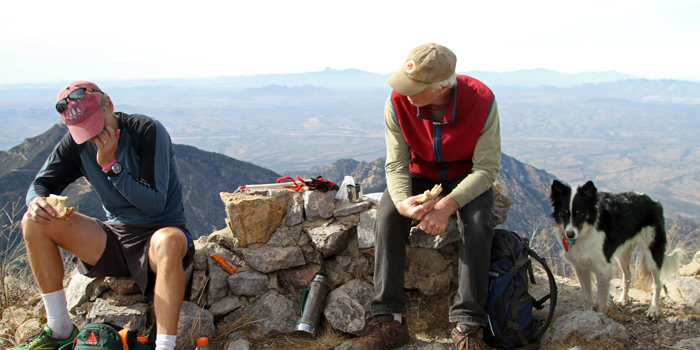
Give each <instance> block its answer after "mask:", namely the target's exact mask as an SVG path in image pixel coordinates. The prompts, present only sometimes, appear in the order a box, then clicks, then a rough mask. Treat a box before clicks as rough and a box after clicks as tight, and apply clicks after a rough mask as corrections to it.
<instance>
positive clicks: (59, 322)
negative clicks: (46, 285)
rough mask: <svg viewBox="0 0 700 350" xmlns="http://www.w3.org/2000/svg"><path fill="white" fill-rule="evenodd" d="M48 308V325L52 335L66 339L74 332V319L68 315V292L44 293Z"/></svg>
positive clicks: (45, 306)
mask: <svg viewBox="0 0 700 350" xmlns="http://www.w3.org/2000/svg"><path fill="white" fill-rule="evenodd" d="M41 298H42V299H43V300H44V308H45V309H46V325H47V326H48V327H49V328H50V329H51V336H52V337H54V338H56V339H66V338H68V337H69V336H70V335H71V333H72V332H73V321H71V319H70V315H68V303H66V293H65V292H64V291H63V289H61V290H57V291H55V292H53V293H48V294H42V295H41Z"/></svg>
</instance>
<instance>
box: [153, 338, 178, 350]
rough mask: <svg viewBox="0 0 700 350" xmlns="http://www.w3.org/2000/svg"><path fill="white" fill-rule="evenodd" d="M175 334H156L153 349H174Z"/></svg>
mask: <svg viewBox="0 0 700 350" xmlns="http://www.w3.org/2000/svg"><path fill="white" fill-rule="evenodd" d="M176 340H177V336H176V335H168V334H156V349H155V350H174V349H175V341H176Z"/></svg>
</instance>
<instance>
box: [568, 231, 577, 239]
mask: <svg viewBox="0 0 700 350" xmlns="http://www.w3.org/2000/svg"><path fill="white" fill-rule="evenodd" d="M574 237H576V232H574V231H566V238H574Z"/></svg>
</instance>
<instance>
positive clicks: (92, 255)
mask: <svg viewBox="0 0 700 350" xmlns="http://www.w3.org/2000/svg"><path fill="white" fill-rule="evenodd" d="M22 234H23V235H24V241H25V243H26V248H27V257H28V258H29V264H30V266H31V268H32V273H33V274H34V278H35V279H36V282H37V285H38V286H39V290H40V291H41V294H42V298H43V299H44V304H45V308H46V318H47V325H48V326H49V328H50V329H51V330H52V332H53V333H52V335H53V336H55V337H56V338H58V339H62V338H65V337H67V336H68V335H70V332H71V331H72V328H73V325H72V323H71V320H70V316H69V315H68V310H67V308H66V298H65V292H64V291H63V277H64V272H63V269H64V267H63V260H62V258H61V253H60V250H59V247H61V248H63V249H64V250H66V251H68V252H70V253H71V254H73V255H75V256H77V257H79V258H80V259H81V260H83V261H85V262H87V263H89V264H92V265H94V264H95V263H96V262H97V260H98V259H99V258H100V256H102V252H103V251H104V249H105V245H106V242H107V235H106V233H105V232H104V230H103V229H102V227H101V226H100V225H99V224H98V223H97V222H96V221H95V220H94V219H92V218H89V217H87V216H84V215H81V214H78V213H75V214H73V215H72V216H71V218H70V219H68V220H66V221H59V220H49V221H43V222H37V221H35V220H31V219H29V218H28V217H27V216H26V215H25V217H24V218H23V219H22Z"/></svg>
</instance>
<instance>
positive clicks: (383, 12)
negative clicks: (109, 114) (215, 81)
mask: <svg viewBox="0 0 700 350" xmlns="http://www.w3.org/2000/svg"><path fill="white" fill-rule="evenodd" d="M2 10H3V16H2V17H3V18H2V20H0V85H7V84H25V83H54V82H60V83H67V82H69V81H72V80H77V79H86V80H92V81H99V80H107V79H109V80H114V79H151V78H192V77H214V76H235V75H257V74H273V73H280V74H284V73H301V72H315V71H321V70H324V69H326V68H332V69H350V68H353V69H360V70H363V71H368V72H373V73H379V74H389V73H391V72H393V71H394V70H396V69H397V68H399V66H400V65H402V64H403V62H404V61H405V59H406V56H407V55H408V52H409V51H410V50H411V48H413V47H415V46H417V45H420V44H423V43H426V42H435V43H438V44H441V45H444V46H447V47H448V48H450V49H451V50H452V51H454V52H455V54H456V55H457V71H459V72H466V71H493V72H510V71H517V70H523V69H535V68H544V69H551V70H556V71H560V72H565V73H579V72H601V71H618V72H620V73H627V74H631V75H633V76H637V77H640V78H648V79H680V80H692V81H700V63H698V62H700V20H698V18H700V1H697V0H656V1H648V0H631V1H630V0H604V1H599V0H588V1H561V0H556V1H539V0H530V1H522V0H520V1H511V0H503V1H501V0H491V1H472V0H459V1H440V0H424V1H412V0H405V1H393V0H390V1H383V0H373V1H365V0H353V1H332V0H325V1H316V0H313V1H303V0H301V1H277V0H267V1H237V0H228V1H206V0H200V1H191V0H189V1H179V0H170V1H160V0H157V1H151V0H140V1H132V0H122V1H78V2H66V1H55V0H50V1H46V0H36V1H32V0H27V1H8V2H5V3H4V4H3V6H2Z"/></svg>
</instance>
